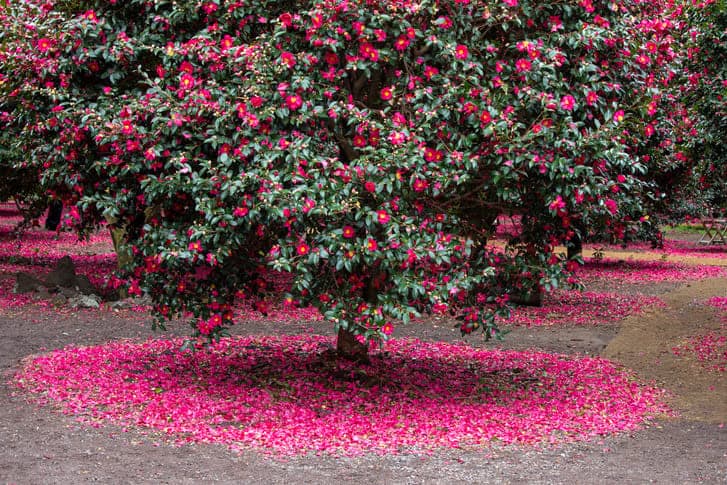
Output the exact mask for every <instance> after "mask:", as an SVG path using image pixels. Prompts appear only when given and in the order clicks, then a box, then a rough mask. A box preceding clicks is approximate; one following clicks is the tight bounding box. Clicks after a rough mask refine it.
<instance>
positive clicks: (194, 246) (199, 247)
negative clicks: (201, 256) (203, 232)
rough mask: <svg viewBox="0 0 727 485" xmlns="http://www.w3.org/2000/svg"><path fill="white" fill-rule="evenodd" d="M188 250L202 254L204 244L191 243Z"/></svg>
mask: <svg viewBox="0 0 727 485" xmlns="http://www.w3.org/2000/svg"><path fill="white" fill-rule="evenodd" d="M187 249H189V250H190V251H195V252H201V251H202V243H200V242H199V241H192V242H190V243H189V246H187Z"/></svg>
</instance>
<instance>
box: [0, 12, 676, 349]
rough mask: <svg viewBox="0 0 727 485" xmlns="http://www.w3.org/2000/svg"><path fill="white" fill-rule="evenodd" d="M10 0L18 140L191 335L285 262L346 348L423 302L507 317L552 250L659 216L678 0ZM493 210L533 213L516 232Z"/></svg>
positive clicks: (468, 315)
mask: <svg viewBox="0 0 727 485" xmlns="http://www.w3.org/2000/svg"><path fill="white" fill-rule="evenodd" d="M11 5H12V6H10V7H8V8H7V9H6V10H5V12H4V13H3V15H4V18H3V20H4V22H5V24H6V25H8V26H9V27H8V28H7V29H6V30H5V31H4V32H3V33H2V34H0V35H2V37H0V39H1V41H2V53H0V65H1V66H2V71H0V75H2V76H3V78H2V80H3V85H2V86H3V88H2V93H3V94H2V99H1V100H0V103H1V105H0V110H2V109H5V110H6V111H7V112H6V113H4V115H3V116H4V118H3V123H4V125H3V128H4V130H3V135H2V136H3V143H8V144H11V145H13V146H15V147H18V149H20V150H22V151H23V153H26V154H28V158H27V159H26V160H23V161H22V163H21V164H20V165H19V167H20V166H22V167H24V168H28V167H32V168H34V169H35V170H37V173H38V174H39V177H40V178H41V180H42V183H43V185H44V186H46V187H48V188H52V189H53V190H55V193H57V194H64V197H65V198H67V199H68V200H70V201H76V202H77V203H78V204H79V207H80V208H81V209H82V211H81V212H82V216H83V221H84V223H86V224H89V223H93V222H94V221H98V220H101V219H103V218H105V219H106V220H108V221H109V222H110V223H111V225H112V226H113V227H115V228H116V229H118V230H119V232H118V233H117V234H120V235H121V238H120V240H119V241H118V242H119V248H120V250H121V251H123V252H124V255H125V257H124V263H125V270H126V275H127V278H126V282H127V287H128V292H129V293H130V294H138V293H141V292H144V293H147V294H149V295H150V296H151V297H152V298H153V300H154V302H155V309H156V312H157V313H158V315H159V316H160V319H161V320H160V322H163V321H164V319H167V318H172V317H175V316H180V315H189V314H191V315H193V319H192V327H193V331H194V333H195V335H197V336H206V337H209V338H218V337H219V336H220V335H223V334H224V333H225V330H226V328H227V327H228V326H229V325H230V324H231V323H232V314H233V313H232V308H233V305H234V304H235V302H236V301H238V300H240V299H244V298H250V299H252V300H253V301H254V303H255V305H257V307H258V308H259V309H260V310H261V311H265V307H266V295H268V294H269V293H270V292H271V291H274V290H275V288H273V287H271V282H270V278H268V277H266V275H269V274H270V272H271V271H281V272H285V273H287V274H290V275H291V278H292V283H291V288H290V297H289V299H288V302H289V303H290V304H301V305H303V304H313V305H315V306H316V307H318V308H319V309H320V311H321V312H322V314H323V315H324V316H325V318H326V319H327V320H328V321H330V322H332V323H333V324H334V328H335V329H336V330H337V331H338V332H339V351H340V352H341V353H343V354H345V355H348V356H365V352H366V346H365V344H366V343H367V342H371V341H377V340H380V339H382V338H384V339H385V338H386V337H387V336H388V335H389V334H390V333H391V329H392V322H399V321H403V322H407V321H408V320H410V319H411V318H412V316H417V315H420V314H421V313H422V312H450V313H452V314H453V315H455V316H456V317H457V318H459V321H460V323H459V325H460V328H461V330H462V332H463V333H470V332H472V331H473V330H475V329H482V330H484V332H485V334H486V335H487V336H488V337H489V336H491V335H492V334H493V333H496V332H497V328H496V325H495V320H494V315H495V314H498V313H500V314H506V313H507V308H508V306H507V305H508V300H510V299H512V297H518V298H520V299H527V296H528V295H532V294H537V295H539V294H540V291H542V290H549V289H552V288H554V287H557V286H558V285H561V284H563V283H564V282H565V279H566V278H567V275H568V271H567V270H568V268H569V265H573V264H575V263H574V262H573V261H567V260H566V258H565V257H564V256H563V255H559V254H557V253H556V246H558V245H561V244H566V245H568V244H572V242H571V241H573V240H574V239H575V238H576V237H577V236H580V234H579V233H580V232H584V231H588V230H589V228H595V227H599V228H607V229H608V231H609V232H610V233H611V234H613V235H614V237H616V238H623V237H624V234H625V233H626V229H627V228H628V226H629V224H630V223H631V222H633V223H638V222H639V220H640V219H641V221H642V222H643V221H645V220H646V218H645V217H644V216H645V215H646V214H644V212H643V208H642V202H643V200H644V196H645V194H646V193H647V192H648V191H649V186H648V184H647V183H646V182H644V180H645V178H644V177H643V175H644V174H645V173H646V170H647V167H646V166H645V165H644V164H643V163H641V161H640V159H639V158H638V154H637V153H636V152H635V151H634V150H633V147H632V145H633V143H634V138H633V135H634V133H640V131H638V129H637V128H639V126H640V125H643V124H645V122H644V121H643V119H642V117H641V110H642V108H643V107H644V106H645V103H647V102H648V101H649V100H650V99H651V98H652V97H653V96H654V95H655V92H656V90H657V89H658V85H654V84H653V83H649V82H648V81H649V79H650V78H653V77H654V76H656V77H658V76H661V72H662V70H663V69H664V65H665V61H664V59H663V51H660V50H658V49H657V50H656V51H651V50H650V47H649V41H650V40H652V39H654V38H660V37H659V36H660V35H661V34H660V32H659V28H660V27H659V25H658V24H657V23H654V22H648V21H645V19H648V18H651V17H653V16H654V15H657V14H658V15H661V14H662V13H664V9H666V8H667V7H665V6H663V3H662V2H636V1H634V2H632V1H612V2H603V1H597V0H581V1H580V2H565V3H563V2H531V1H522V0H520V1H518V0H486V1H470V0H444V1H428V0H425V1H371V0H369V1H362V0H348V1H342V0H337V1H315V2H313V1H310V2H308V1H299V2H285V1H255V2H248V1H235V2H233V1H228V2H221V1H216V0H210V1H201V2H199V1H183V0H182V1H175V2H170V1H164V0H154V1H151V0H130V1H125V2H117V1H113V0H104V1H99V2H92V1H60V0H59V1H56V2H36V1H27V2H22V3H17V4H16V3H12V4H11ZM11 71H12V73H13V74H12V75H11ZM626 132H628V135H629V136H626V135H625V134H624V133H626ZM636 141H638V138H637V139H636ZM501 213H515V214H520V215H521V218H522V228H521V229H520V230H519V232H518V234H516V235H515V236H514V237H513V238H512V240H511V241H510V242H509V244H508V246H507V247H506V248H505V249H504V250H503V249H502V248H497V247H492V246H489V245H488V242H489V239H490V237H491V235H492V231H493V222H494V221H495V220H496V218H497V216H498V215H500V214H501Z"/></svg>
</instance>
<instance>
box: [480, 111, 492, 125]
mask: <svg viewBox="0 0 727 485" xmlns="http://www.w3.org/2000/svg"><path fill="white" fill-rule="evenodd" d="M491 121H492V115H491V114H490V112H489V111H487V110H482V113H480V123H482V124H483V125H488V124H490V122H491Z"/></svg>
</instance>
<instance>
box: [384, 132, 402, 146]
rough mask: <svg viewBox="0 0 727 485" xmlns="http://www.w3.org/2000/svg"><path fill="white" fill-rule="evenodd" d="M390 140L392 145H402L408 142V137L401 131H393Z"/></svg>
mask: <svg viewBox="0 0 727 485" xmlns="http://www.w3.org/2000/svg"><path fill="white" fill-rule="evenodd" d="M388 140H389V142H390V143H391V144H392V145H401V144H402V143H404V142H405V141H406V135H405V134H404V133H402V132H400V131H392V132H391V133H390V134H389V138H388Z"/></svg>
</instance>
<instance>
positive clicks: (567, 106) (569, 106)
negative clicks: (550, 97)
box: [560, 94, 576, 111]
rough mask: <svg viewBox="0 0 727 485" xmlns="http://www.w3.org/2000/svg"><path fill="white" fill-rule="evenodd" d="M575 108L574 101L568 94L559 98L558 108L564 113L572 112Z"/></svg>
mask: <svg viewBox="0 0 727 485" xmlns="http://www.w3.org/2000/svg"><path fill="white" fill-rule="evenodd" d="M575 106H576V100H575V98H573V96H571V95H570V94H566V95H565V96H563V97H562V98H560V108H561V109H563V110H565V111H572V110H573V108H575Z"/></svg>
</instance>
